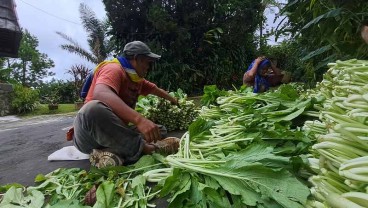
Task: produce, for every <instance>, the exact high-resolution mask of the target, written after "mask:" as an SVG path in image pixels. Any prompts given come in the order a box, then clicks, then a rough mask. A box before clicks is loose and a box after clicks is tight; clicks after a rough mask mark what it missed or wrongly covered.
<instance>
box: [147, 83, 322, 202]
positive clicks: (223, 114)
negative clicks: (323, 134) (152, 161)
mask: <svg viewBox="0 0 368 208" xmlns="http://www.w3.org/2000/svg"><path fill="white" fill-rule="evenodd" d="M299 97H300V95H299V94H298V92H297V91H296V90H295V89H294V88H293V86H292V85H284V86H282V87H280V88H279V89H278V90H276V91H273V92H268V93H264V94H254V93H252V92H250V91H248V90H245V91H235V92H228V95H227V96H225V97H219V98H217V104H216V105H214V106H211V105H210V107H208V108H207V107H203V108H202V110H201V114H200V118H198V119H197V120H196V121H195V122H193V123H192V124H191V125H190V127H189V131H188V132H187V133H186V134H185V135H184V136H183V137H182V140H181V145H180V150H179V152H178V153H177V154H176V155H170V156H168V157H166V162H167V164H168V165H169V166H170V167H171V168H173V172H172V173H167V174H166V175H167V178H166V179H165V180H163V179H162V178H165V177H164V175H165V173H162V174H161V175H160V177H159V178H157V179H156V178H150V179H148V180H152V181H160V182H159V186H161V187H162V188H161V192H160V196H161V197H163V196H170V205H169V207H191V206H198V207H293V208H295V207H303V206H304V205H305V203H306V201H307V197H308V195H309V193H310V192H309V190H308V187H307V186H306V185H305V184H303V183H302V182H301V180H302V179H303V177H300V175H302V174H301V172H300V170H301V167H303V163H302V161H303V155H302V154H307V153H308V148H309V147H310V146H311V145H312V144H313V141H311V140H310V139H309V137H308V136H307V135H305V134H303V132H302V131H301V130H300V128H298V127H294V128H292V126H293V125H295V124H294V122H293V121H294V120H296V119H298V118H299V119H300V118H302V117H304V115H303V114H304V113H305V114H307V116H305V118H304V119H307V118H309V116H311V115H313V116H315V115H318V114H316V111H315V110H314V108H313V104H314V103H315V102H317V100H316V99H314V98H311V99H305V98H299ZM301 123H303V122H301ZM304 158H305V156H304ZM155 171H156V172H160V171H159V170H155ZM296 175H298V176H296ZM304 178H307V177H304Z"/></svg>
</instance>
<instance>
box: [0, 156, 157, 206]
mask: <svg viewBox="0 0 368 208" xmlns="http://www.w3.org/2000/svg"><path fill="white" fill-rule="evenodd" d="M155 156H157V157H158V158H160V157H162V156H160V155H155ZM160 160H162V159H160ZM153 167H156V168H157V167H158V168H163V167H164V166H162V163H161V162H159V161H158V160H157V159H155V157H154V156H143V157H142V158H141V159H140V160H139V161H138V162H137V163H136V164H134V165H131V166H127V167H112V168H106V169H102V170H98V169H94V168H92V169H91V170H90V171H89V172H86V171H85V170H81V169H79V168H71V169H65V168H61V169H57V170H55V171H53V172H51V173H49V174H47V175H41V174H39V175H38V176H37V177H36V179H35V182H36V183H37V184H38V185H37V186H30V187H28V188H26V187H23V186H21V185H19V184H9V185H7V186H3V187H0V193H3V192H6V193H5V194H2V195H3V197H2V198H1V197H0V207H4V208H5V207H9V208H10V207H14V208H15V207H29V208H41V207H47V208H65V207H73V208H88V207H92V206H93V207H106V208H107V207H127V208H130V207H132V208H133V207H147V206H151V207H152V206H153V205H151V204H149V203H148V202H149V201H150V200H152V199H153V198H154V197H155V196H156V195H157V194H158V193H159V190H156V191H153V190H152V188H150V187H149V186H147V184H146V179H145V177H143V176H142V173H143V172H147V170H150V169H152V168H153ZM96 187H97V188H96ZM0 196H1V195H0ZM89 205H90V206H89Z"/></svg>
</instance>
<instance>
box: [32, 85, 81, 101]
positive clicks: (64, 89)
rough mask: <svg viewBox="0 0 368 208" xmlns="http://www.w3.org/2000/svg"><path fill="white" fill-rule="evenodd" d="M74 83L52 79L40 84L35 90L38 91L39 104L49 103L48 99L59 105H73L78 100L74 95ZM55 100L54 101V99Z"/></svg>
mask: <svg viewBox="0 0 368 208" xmlns="http://www.w3.org/2000/svg"><path fill="white" fill-rule="evenodd" d="M74 84H75V83H74V82H71V81H64V80H56V79H52V80H51V81H49V82H45V83H42V84H41V85H40V86H39V87H38V88H37V89H38V90H39V91H40V100H41V103H49V99H48V98H52V99H53V100H57V101H58V102H59V103H73V102H74V101H75V100H78V97H79V96H77V95H76V94H75V85H74ZM54 98H56V99H54Z"/></svg>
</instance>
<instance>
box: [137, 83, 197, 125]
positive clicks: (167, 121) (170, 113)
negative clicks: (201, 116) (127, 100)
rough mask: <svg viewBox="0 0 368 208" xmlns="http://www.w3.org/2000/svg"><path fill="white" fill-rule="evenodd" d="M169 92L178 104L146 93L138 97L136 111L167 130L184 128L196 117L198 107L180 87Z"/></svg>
mask: <svg viewBox="0 0 368 208" xmlns="http://www.w3.org/2000/svg"><path fill="white" fill-rule="evenodd" d="M170 94H171V95H172V96H174V97H176V98H177V99H178V102H179V104H178V105H172V104H171V103H170V102H169V101H167V100H165V99H163V98H159V97H157V96H153V95H148V96H146V97H140V99H139V101H138V102H137V105H136V111H138V112H139V113H141V114H142V115H143V116H144V117H146V118H148V119H150V120H151V121H152V122H154V123H157V124H161V125H163V126H165V127H166V129H167V130H168V131H174V130H185V129H187V128H188V126H189V124H190V123H192V122H193V120H194V119H195V118H197V116H198V109H197V108H196V106H195V104H194V101H193V100H188V98H187V95H186V94H185V93H183V91H182V90H181V89H178V90H177V91H176V92H171V93H170Z"/></svg>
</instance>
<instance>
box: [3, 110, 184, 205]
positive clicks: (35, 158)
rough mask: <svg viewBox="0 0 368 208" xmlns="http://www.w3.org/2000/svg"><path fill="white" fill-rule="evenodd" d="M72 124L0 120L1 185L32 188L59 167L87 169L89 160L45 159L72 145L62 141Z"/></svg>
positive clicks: (63, 118) (64, 119)
mask: <svg viewBox="0 0 368 208" xmlns="http://www.w3.org/2000/svg"><path fill="white" fill-rule="evenodd" d="M73 121H74V115H52V116H38V117H33V118H28V119H19V118H17V117H14V116H6V117H0V186H1V185H5V184H9V183H20V184H22V185H24V186H31V185H35V184H34V179H35V177H36V175H37V174H40V173H42V174H47V173H49V172H52V171H54V170H56V169H57V168H62V167H65V168H72V167H77V168H82V169H85V170H89V168H90V163H89V161H88V160H78V161H48V160H47V157H48V156H49V155H50V154H51V153H53V152H55V151H56V150H59V149H61V148H62V147H66V146H72V145H73V143H72V142H70V141H66V139H65V134H66V132H67V131H68V129H69V128H70V127H71V126H72V125H73ZM183 133H184V131H174V132H168V136H176V137H179V138H180V137H181V136H182V135H183ZM158 207H162V206H158Z"/></svg>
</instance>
